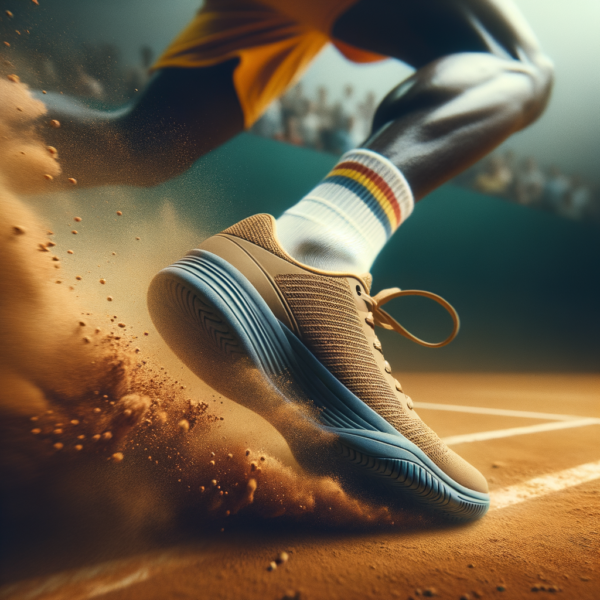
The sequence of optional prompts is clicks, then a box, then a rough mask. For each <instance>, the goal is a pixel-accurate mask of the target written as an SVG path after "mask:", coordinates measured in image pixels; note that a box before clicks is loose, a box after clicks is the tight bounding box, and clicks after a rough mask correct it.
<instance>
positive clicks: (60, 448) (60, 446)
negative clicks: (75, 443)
mask: <svg viewBox="0 0 600 600" xmlns="http://www.w3.org/2000/svg"><path fill="white" fill-rule="evenodd" d="M64 447H65V446H64V444H61V442H56V444H54V449H55V450H62V449H63V448H64Z"/></svg>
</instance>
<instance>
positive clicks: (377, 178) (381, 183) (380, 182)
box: [334, 161, 402, 225]
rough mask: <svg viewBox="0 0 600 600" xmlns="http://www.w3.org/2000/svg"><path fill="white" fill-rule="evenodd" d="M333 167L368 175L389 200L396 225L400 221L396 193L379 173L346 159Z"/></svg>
mask: <svg viewBox="0 0 600 600" xmlns="http://www.w3.org/2000/svg"><path fill="white" fill-rule="evenodd" d="M334 169H352V170H354V171H357V172H358V173H360V174H361V175H364V176H365V177H368V178H369V179H370V180H371V181H372V182H373V183H374V184H375V185H376V186H377V187H378V188H379V189H380V190H381V192H383V195H384V196H385V197H386V198H387V199H388V200H389V201H390V204H391V205H392V209H393V210H394V214H395V215H396V220H397V223H398V225H400V223H402V215H401V213H400V205H399V204H398V200H396V195H395V194H394V192H393V190H392V188H391V187H390V186H389V185H388V184H387V182H386V180H385V179H384V178H383V177H381V175H379V174H377V173H376V172H375V171H373V169H369V167H365V166H364V165H361V164H360V163H356V162H353V161H346V162H343V163H340V164H337V165H335V167H334Z"/></svg>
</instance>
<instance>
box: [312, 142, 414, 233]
mask: <svg viewBox="0 0 600 600" xmlns="http://www.w3.org/2000/svg"><path fill="white" fill-rule="evenodd" d="M329 183H330V184H335V185H339V186H341V187H343V188H345V189H347V190H348V191H349V192H351V193H352V194H354V195H355V196H357V197H358V198H360V200H362V202H364V203H365V205H366V206H367V207H368V208H369V210H370V211H371V212H372V213H373V215H374V216H375V217H376V218H377V220H378V221H379V222H380V224H381V225H382V227H383V228H384V230H385V232H386V235H387V237H388V238H389V237H391V235H392V234H393V233H394V231H396V229H397V228H398V227H399V226H400V224H401V223H402V222H404V221H405V220H406V219H407V218H408V217H409V215H410V213H411V212H412V211H413V208H414V198H413V195H412V192H411V190H410V186H409V184H408V182H407V181H406V179H405V178H404V175H402V173H401V172H400V171H399V170H398V169H397V168H396V167H395V166H394V165H393V164H392V163H391V162H390V161H389V160H388V159H387V158H385V157H384V156H382V155H381V154H378V153H377V152H373V151H372V150H366V149H363V148H361V149H357V150H351V151H350V152H346V154H344V155H343V156H342V157H341V159H340V161H339V162H338V164H337V165H335V167H334V168H333V170H332V171H331V172H330V173H329V174H328V175H327V176H326V177H325V179H324V180H323V184H329Z"/></svg>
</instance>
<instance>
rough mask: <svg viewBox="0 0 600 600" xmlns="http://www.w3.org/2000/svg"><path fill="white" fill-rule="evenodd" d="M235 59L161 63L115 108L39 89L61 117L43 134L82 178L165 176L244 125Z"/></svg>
mask: <svg viewBox="0 0 600 600" xmlns="http://www.w3.org/2000/svg"><path fill="white" fill-rule="evenodd" d="M237 63H238V61H237V59H235V60H233V61H228V62H224V63H220V64H218V65H215V66H213V67H206V68H198V69H174V68H173V69H163V70H161V71H159V72H158V73H157V74H156V75H155V76H154V77H153V79H152V80H151V81H150V83H149V84H148V86H147V87H146V88H145V89H144V90H143V92H142V93H141V94H140V95H139V96H138V97H136V99H135V100H134V101H133V102H131V103H130V104H129V105H127V106H125V107H124V108H122V109H119V110H117V111H113V112H106V111H99V110H91V109H89V108H87V107H85V106H84V105H83V104H81V103H79V102H77V101H74V100H72V99H70V98H66V97H64V96H61V95H60V94H48V95H44V96H41V95H40V96H39V97H40V99H41V100H42V101H43V102H44V103H45V104H46V106H47V107H48V113H47V115H46V116H45V117H44V120H45V122H48V121H50V120H51V119H56V120H58V121H59V122H60V124H61V126H60V128H58V129H53V128H50V127H49V128H48V129H47V131H44V138H45V139H46V140H47V142H48V144H51V145H53V146H56V147H57V148H58V150H59V153H60V162H61V165H62V168H63V172H64V173H65V175H67V176H68V177H75V178H76V179H77V181H78V183H79V184H80V185H82V186H95V185H119V184H120V185H123V184H125V185H139V186H151V185H156V184H159V183H162V182H163V181H166V180H168V179H170V178H172V177H175V176H176V175H179V174H181V173H182V172H184V171H185V170H186V169H188V168H189V167H190V166H191V165H192V164H193V163H194V161H195V160H196V159H197V158H199V157H200V156H202V155H203V154H205V153H206V152H209V151H210V150H212V149H214V148H216V147H217V146H219V145H221V144H223V143H224V142H226V141H227V140H229V139H230V138H232V137H234V136H235V135H237V134H238V133H240V132H241V131H242V130H243V129H244V115H243V112H242V108H241V106H240V104H239V101H238V98H237V93H236V91H235V88H234V85H233V71H234V69H235V67H236V66H237ZM57 183H60V182H57ZM66 185H68V184H66Z"/></svg>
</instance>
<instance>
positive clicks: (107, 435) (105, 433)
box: [102, 431, 113, 441]
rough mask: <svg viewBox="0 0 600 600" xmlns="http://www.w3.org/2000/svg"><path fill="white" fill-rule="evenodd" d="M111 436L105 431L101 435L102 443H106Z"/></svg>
mask: <svg viewBox="0 0 600 600" xmlns="http://www.w3.org/2000/svg"><path fill="white" fill-rule="evenodd" d="M112 436H113V435H112V433H111V432H110V431H105V432H104V433H103V434H102V439H103V440H104V441H108V440H110V439H112Z"/></svg>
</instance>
